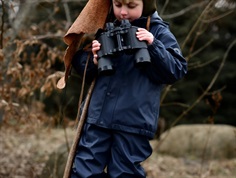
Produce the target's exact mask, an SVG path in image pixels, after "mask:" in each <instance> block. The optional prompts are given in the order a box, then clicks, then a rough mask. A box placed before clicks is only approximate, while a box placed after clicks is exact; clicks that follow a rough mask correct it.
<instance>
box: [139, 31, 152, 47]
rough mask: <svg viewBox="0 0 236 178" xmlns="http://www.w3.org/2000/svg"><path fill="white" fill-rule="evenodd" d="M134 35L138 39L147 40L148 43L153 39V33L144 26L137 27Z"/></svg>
mask: <svg viewBox="0 0 236 178" xmlns="http://www.w3.org/2000/svg"><path fill="white" fill-rule="evenodd" d="M136 35H137V38H138V39H139V40H140V41H147V43H148V45H151V44H152V43H153V41H154V36H153V34H152V33H150V32H149V31H147V30H146V29H144V28H138V31H137V32H136Z"/></svg>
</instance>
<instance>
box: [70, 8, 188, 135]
mask: <svg viewBox="0 0 236 178" xmlns="http://www.w3.org/2000/svg"><path fill="white" fill-rule="evenodd" d="M143 21H146V18H140V19H138V20H136V21H135V22H133V24H132V25H133V26H139V27H144V28H145V23H143ZM150 32H151V33H152V34H153V35H154V37H155V39H154V42H153V44H152V45H149V46H148V51H149V53H150V56H151V65H148V66H146V67H144V68H143V69H140V68H137V67H136V66H135V65H134V64H135V63H134V55H133V54H125V53H121V54H119V55H118V56H116V57H114V58H112V59H111V60H113V63H114V65H115V66H114V68H115V71H116V72H115V74H114V75H111V76H104V75H98V71H97V66H96V65H94V64H93V62H92V58H93V55H92V54H90V55H91V59H90V62H89V66H88V69H87V74H86V79H87V81H92V79H93V78H94V77H97V80H96V84H95V88H94V91H93V93H92V97H91V101H90V105H89V109H88V116H87V122H88V123H90V124H96V125H97V126H100V127H104V128H108V129H115V130H120V131H125V132H130V133H136V134H141V135H145V136H148V137H150V138H153V137H154V135H155V132H156V129H157V121H158V116H159V107H160V94H161V90H162V88H163V84H173V83H174V82H176V81H177V80H179V79H181V78H182V77H183V76H184V75H185V74H186V73H187V62H186V60H185V59H184V57H183V56H182V54H181V52H180V48H179V45H178V43H177V41H176V38H175V37H174V35H173V34H172V33H171V32H170V30H169V27H168V25H167V24H166V23H164V22H163V21H162V19H161V18H160V17H159V16H158V14H157V12H155V13H154V14H153V15H152V17H151V24H150ZM88 53H89V52H85V51H81V50H80V51H78V52H77V54H76V55H75V56H74V59H73V61H72V65H73V67H74V68H75V70H76V71H77V72H78V73H79V74H81V75H83V72H84V68H85V64H86V60H87V56H88Z"/></svg>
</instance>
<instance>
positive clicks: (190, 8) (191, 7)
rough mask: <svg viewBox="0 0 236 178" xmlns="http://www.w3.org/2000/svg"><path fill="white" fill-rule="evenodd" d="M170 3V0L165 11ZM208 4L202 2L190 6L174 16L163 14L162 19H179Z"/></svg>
mask: <svg viewBox="0 0 236 178" xmlns="http://www.w3.org/2000/svg"><path fill="white" fill-rule="evenodd" d="M168 2H169V0H168V1H166V3H165V5H164V9H165V8H166V6H167V3H168ZM207 3H208V1H203V2H200V3H196V4H192V5H191V6H188V7H186V8H184V9H182V10H181V11H179V12H176V13H174V14H169V15H164V14H162V15H161V17H162V18H164V19H173V18H176V17H179V16H181V15H184V14H186V13H187V12H189V11H191V10H193V9H195V8H198V7H203V6H204V5H206V4H207ZM161 13H163V12H161Z"/></svg>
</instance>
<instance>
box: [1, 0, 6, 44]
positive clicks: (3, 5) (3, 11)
mask: <svg viewBox="0 0 236 178" xmlns="http://www.w3.org/2000/svg"><path fill="white" fill-rule="evenodd" d="M1 3H2V24H1V34H0V49H3V33H4V16H5V4H4V1H3V0H1Z"/></svg>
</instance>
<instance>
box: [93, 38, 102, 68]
mask: <svg viewBox="0 0 236 178" xmlns="http://www.w3.org/2000/svg"><path fill="white" fill-rule="evenodd" d="M100 46H101V44H100V43H99V42H98V41H97V40H93V42H92V52H93V62H94V64H95V65H98V59H97V58H98V55H97V51H98V50H100Z"/></svg>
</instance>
